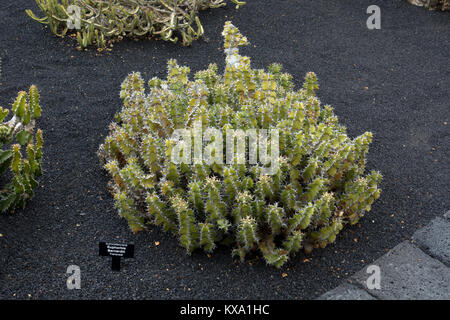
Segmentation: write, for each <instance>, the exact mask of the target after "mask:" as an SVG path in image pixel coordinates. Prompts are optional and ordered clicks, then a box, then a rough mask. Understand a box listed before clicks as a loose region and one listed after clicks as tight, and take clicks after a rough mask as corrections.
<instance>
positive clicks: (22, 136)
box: [16, 130, 31, 146]
mask: <svg viewBox="0 0 450 320" xmlns="http://www.w3.org/2000/svg"><path fill="white" fill-rule="evenodd" d="M30 138H31V133H29V132H28V131H25V130H23V131H20V132H19V133H18V134H17V136H16V139H17V141H18V142H19V143H20V144H21V145H22V146H24V145H26V144H27V143H28V142H29V141H30Z"/></svg>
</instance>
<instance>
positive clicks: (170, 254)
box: [0, 0, 450, 299]
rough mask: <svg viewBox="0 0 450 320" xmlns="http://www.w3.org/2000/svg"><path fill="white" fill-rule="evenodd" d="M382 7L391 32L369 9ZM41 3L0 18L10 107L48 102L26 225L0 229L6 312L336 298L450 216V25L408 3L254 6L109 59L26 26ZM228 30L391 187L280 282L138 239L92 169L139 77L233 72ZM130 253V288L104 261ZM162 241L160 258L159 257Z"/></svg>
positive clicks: (222, 253)
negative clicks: (286, 76) (34, 99)
mask: <svg viewBox="0 0 450 320" xmlns="http://www.w3.org/2000/svg"><path fill="white" fill-rule="evenodd" d="M372 4H377V5H379V6H380V8H381V17H382V22H381V30H368V29H367V27H366V19H367V17H368V15H367V14H366V9H367V7H368V6H369V5H372ZM27 8H32V9H33V10H35V11H37V8H36V5H35V4H34V2H33V1H26V0H16V1H11V2H6V1H4V2H2V3H1V4H0V26H1V29H0V30H1V32H0V57H1V58H2V75H1V78H0V82H1V84H0V101H1V105H2V106H6V105H7V104H9V103H11V102H12V99H13V98H14V97H15V96H16V94H17V92H18V91H19V90H24V89H26V88H28V87H29V85H31V84H36V85H37V86H38V88H39V90H40V93H41V100H42V101H41V102H42V103H41V104H42V107H43V115H42V118H41V119H40V121H39V124H38V125H39V127H40V128H42V129H43V130H44V138H45V145H44V148H45V149H44V152H45V159H44V176H42V177H41V179H40V187H39V188H38V190H37V192H36V196H35V198H34V199H33V200H32V201H31V202H29V203H28V205H27V207H26V208H25V209H24V210H21V211H18V212H16V213H15V214H14V215H7V216H4V215H3V216H0V234H2V236H1V237H0V298H2V299H16V298H22V299H78V298H82V299H87V298H96V299H106V298H112V299H129V298H139V299H140V298H148V299H169V298H186V299H191V298H193V299H194V298H197V299H199V298H211V299H229V298H234V299H246V298H248V299H252V298H253V299H259V298H267V299H312V298H314V297H317V296H318V295H320V294H322V293H323V292H325V291H327V290H329V289H331V288H333V287H336V286H337V285H339V284H340V283H341V282H342V280H343V278H345V277H346V276H348V275H350V274H352V273H354V272H356V271H358V270H360V269H361V268H362V267H364V266H365V265H367V264H370V262H372V261H374V260H375V259H376V258H378V257H379V256H381V255H383V254H384V253H385V252H386V250H388V249H390V248H392V247H394V246H395V245H396V244H398V243H399V242H401V241H402V240H404V239H406V238H409V237H410V236H411V235H412V233H413V232H414V231H415V230H416V229H418V228H419V227H420V226H423V225H425V224H426V223H427V222H428V221H430V220H431V219H432V218H434V217H435V216H438V215H441V214H442V213H443V212H444V211H445V210H447V209H449V207H450V198H449V197H448V194H449V193H450V190H449V189H450V185H449V183H448V180H449V177H450V163H449V159H448V150H449V148H450V138H449V133H450V131H449V125H448V122H449V121H450V119H449V118H450V106H449V101H450V92H449V90H448V78H449V75H450V74H449V72H448V63H449V62H448V61H449V52H450V44H449V32H450V19H449V18H450V13H449V12H433V11H427V10H423V9H422V8H416V7H414V6H411V5H409V4H408V3H407V2H406V1H402V0H395V1H380V0H378V1H374V0H369V1H366V0H355V1H351V2H343V1H338V0H332V1H330V0H315V1H294V0H290V1H289V0H284V1H281V0H280V1H269V0H268V1H262V0H258V1H256V0H249V1H248V4H247V5H246V6H245V7H242V8H241V9H239V10H238V11H235V10H234V7H233V6H232V5H229V6H228V7H227V8H224V9H217V10H211V11H207V12H204V13H202V14H201V19H202V22H203V24H204V27H205V30H206V36H207V37H208V39H209V40H208V41H201V40H200V41H197V42H194V43H193V45H192V46H191V47H188V48H183V47H181V46H180V45H179V44H171V43H166V42H162V41H141V42H134V41H131V40H125V41H122V42H121V43H119V44H117V45H115V47H114V50H113V51H112V52H110V53H106V54H105V53H104V54H98V53H97V52H96V51H95V50H90V51H87V52H80V51H77V50H75V49H74V42H73V41H72V40H70V39H59V38H57V37H55V36H53V34H52V33H51V32H50V31H49V30H48V29H45V28H44V27H43V26H42V25H40V24H38V23H36V22H34V21H32V20H31V19H30V18H29V17H28V16H27V15H26V14H25V9H27ZM226 20H231V21H232V22H233V24H235V25H236V26H237V27H239V29H240V30H241V32H242V33H243V34H244V35H246V36H247V37H248V38H249V40H250V42H251V45H250V46H249V47H247V48H244V49H243V50H242V52H243V54H245V55H248V56H250V57H251V58H252V62H253V66H255V67H258V68H261V67H266V66H268V65H269V64H270V63H272V62H280V63H281V64H282V65H283V66H284V70H285V71H286V72H289V73H291V74H292V75H293V76H294V79H295V80H296V84H297V87H298V86H299V85H300V84H301V81H302V79H303V78H304V75H305V73H306V72H307V71H314V72H316V73H317V75H318V78H319V84H320V90H319V92H318V95H319V98H320V99H321V101H322V102H323V103H327V104H331V105H332V106H333V107H334V108H335V112H336V114H337V115H338V116H339V119H340V122H341V123H342V124H344V125H346V126H347V128H348V131H349V135H350V136H352V137H355V136H357V135H359V134H361V133H363V132H364V131H372V132H373V133H374V142H373V143H372V145H371V149H370V151H369V155H368V166H367V167H368V169H369V170H370V169H377V170H380V171H381V172H382V173H383V176H384V179H383V183H382V185H381V188H382V189H383V192H382V196H381V198H380V199H379V200H378V201H376V203H375V204H374V206H373V209H372V211H371V212H370V213H368V214H367V215H366V217H364V218H363V219H361V221H360V223H359V224H358V225H356V226H353V227H346V228H345V230H344V231H343V232H341V234H340V235H339V236H338V238H337V240H336V243H335V244H333V245H330V246H328V247H327V248H325V249H323V250H315V251H314V252H313V253H312V254H310V255H304V254H299V255H298V256H297V257H295V258H293V259H292V260H291V261H290V262H289V263H288V264H287V265H286V266H285V267H284V268H282V269H281V270H277V269H275V268H273V267H268V266H266V265H265V263H264V262H263V261H262V260H261V259H259V260H258V259H254V260H252V261H250V262H247V263H244V264H240V263H238V262H237V261H234V260H233V259H232V258H231V256H230V254H229V249H228V248H224V249H219V250H217V251H216V252H214V253H213V254H212V255H211V256H210V257H208V256H207V255H205V254H203V253H201V252H198V253H194V254H193V255H192V256H187V255H186V254H185V252H184V250H183V249H182V248H181V247H179V245H178V241H177V240H176V239H175V238H173V237H172V236H170V235H168V234H166V233H164V232H163V231H161V230H160V229H159V228H153V229H152V230H151V231H150V232H141V233H138V234H136V235H133V234H132V233H131V232H130V231H129V229H128V226H127V223H126V221H125V220H123V219H120V218H119V217H118V216H117V213H116V211H115V210H114V208H113V201H112V197H111V196H110V195H109V194H108V192H107V189H106V184H107V181H108V177H107V175H106V173H104V172H103V171H102V169H101V167H100V165H99V161H98V158H97V155H96V151H97V148H98V146H99V144H100V143H101V142H102V141H103V140H104V138H105V136H106V135H107V132H108V124H109V123H110V122H111V121H112V120H113V117H114V114H115V113H116V112H117V111H119V110H120V108H121V101H120V99H119V90H120V84H121V82H122V81H123V79H124V78H125V77H126V75H127V74H128V73H129V72H131V71H140V72H142V73H143V76H144V77H145V78H146V79H147V80H148V79H150V78H151V77H153V76H157V77H164V76H165V72H166V61H167V59H169V58H176V59H178V62H179V63H180V64H184V65H188V66H190V67H191V69H192V72H195V71H198V70H201V69H205V68H206V67H207V65H208V64H209V63H210V62H217V63H218V65H219V68H222V70H223V67H224V55H223V50H221V46H222V38H221V36H220V32H221V31H222V28H223V25H224V22H225V21H226ZM100 240H107V241H118V242H134V243H135V244H136V259H134V260H126V261H125V262H124V263H123V268H122V271H121V272H120V273H113V272H111V271H110V261H109V260H108V259H106V258H102V257H98V252H97V250H98V241H100ZM156 242H158V243H159V245H156ZM71 264H75V265H79V266H80V267H81V272H82V274H81V275H82V284H81V285H82V289H81V290H72V291H70V290H67V287H66V279H67V275H66V269H67V267H68V266H69V265H71Z"/></svg>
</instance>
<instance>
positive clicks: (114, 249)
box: [98, 242, 134, 271]
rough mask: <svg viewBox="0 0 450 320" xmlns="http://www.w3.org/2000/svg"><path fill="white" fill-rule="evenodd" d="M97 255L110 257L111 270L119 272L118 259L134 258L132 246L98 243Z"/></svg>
mask: <svg viewBox="0 0 450 320" xmlns="http://www.w3.org/2000/svg"><path fill="white" fill-rule="evenodd" d="M98 249H99V251H98V254H99V255H100V256H103V257H112V264H111V269H112V270H113V271H120V258H134V244H124V243H110V242H100V243H99V246H98Z"/></svg>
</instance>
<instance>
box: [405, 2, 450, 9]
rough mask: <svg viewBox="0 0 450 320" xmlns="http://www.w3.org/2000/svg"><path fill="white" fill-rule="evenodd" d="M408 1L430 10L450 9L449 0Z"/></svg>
mask: <svg viewBox="0 0 450 320" xmlns="http://www.w3.org/2000/svg"><path fill="white" fill-rule="evenodd" d="M408 2H409V3H411V4H413V5H416V6H419V7H425V8H428V9H430V10H441V11H446V10H450V0H408Z"/></svg>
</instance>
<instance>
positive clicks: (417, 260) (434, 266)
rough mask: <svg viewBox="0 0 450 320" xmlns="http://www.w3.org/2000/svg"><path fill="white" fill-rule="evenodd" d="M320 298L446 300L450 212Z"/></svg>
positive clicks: (449, 272) (449, 290)
mask: <svg viewBox="0 0 450 320" xmlns="http://www.w3.org/2000/svg"><path fill="white" fill-rule="evenodd" d="M318 299H319V300H373V299H388V300H449V299H450V211H448V212H447V213H446V214H445V215H444V216H443V217H442V218H441V217H438V218H435V219H434V220H432V222H431V223H430V224H429V225H427V226H426V227H424V228H421V229H419V230H418V231H416V232H415V233H414V235H413V237H412V240H411V241H404V242H402V243H400V244H399V245H397V246H396V247H395V248H393V249H392V250H390V251H389V252H388V253H386V254H385V255H384V256H382V257H381V258H379V259H378V260H376V261H375V262H373V263H372V264H371V265H370V266H367V267H366V268H364V269H362V270H361V271H359V272H357V273H356V274H355V275H353V276H352V277H350V278H349V279H348V280H347V281H346V282H345V283H344V284H342V285H340V286H339V287H337V288H335V289H333V290H331V291H328V292H327V293H325V294H324V295H322V296H320V297H319V298H318Z"/></svg>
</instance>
